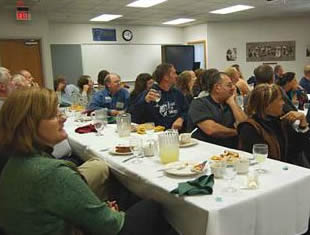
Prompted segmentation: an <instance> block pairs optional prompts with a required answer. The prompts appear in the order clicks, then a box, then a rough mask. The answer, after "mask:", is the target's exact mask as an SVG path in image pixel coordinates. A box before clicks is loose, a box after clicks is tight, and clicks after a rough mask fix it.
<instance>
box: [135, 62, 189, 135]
mask: <svg viewBox="0 0 310 235" xmlns="http://www.w3.org/2000/svg"><path fill="white" fill-rule="evenodd" d="M153 78H154V79H155V81H156V84H154V85H153V86H152V88H151V89H150V90H149V91H144V92H143V93H142V94H141V95H140V97H139V98H138V99H139V100H138V101H137V103H136V105H135V107H134V109H133V111H132V113H131V114H132V120H133V121H134V122H136V123H144V122H155V125H161V126H164V127H165V128H166V129H169V128H172V129H177V130H182V129H183V130H184V124H185V123H186V122H185V121H186V120H187V111H188V103H187V101H186V99H185V97H184V95H183V94H182V93H181V91H179V90H178V89H176V88H175V87H174V85H175V83H176V79H177V74H176V70H175V68H174V67H173V65H171V64H160V65H158V66H157V67H156V70H155V71H154V73H153ZM158 91H159V92H158ZM159 93H161V95H159ZM159 99H160V100H159Z"/></svg>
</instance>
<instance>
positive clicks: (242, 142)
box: [238, 84, 309, 164]
mask: <svg viewBox="0 0 310 235" xmlns="http://www.w3.org/2000/svg"><path fill="white" fill-rule="evenodd" d="M283 105H284V101H283V98H282V92H281V88H280V87H279V86H277V85H275V84H260V85H257V86H256V87H255V88H254V90H253V91H252V92H251V94H250V97H249V101H248V107H247V114H248V116H249V119H248V120H246V121H245V122H242V123H240V124H239V125H238V133H239V148H240V149H241V150H245V151H247V152H252V148H253V145H254V144H267V145H268V150H269V153H268V156H269V157H270V158H273V159H276V160H281V161H285V162H290V163H294V164H302V161H301V159H300V157H301V155H300V153H302V151H303V150H305V149H306V146H307V145H309V140H308V136H309V127H308V122H307V120H306V117H305V115H304V114H303V113H300V112H295V111H290V112H288V113H286V114H284V115H283V111H282V108H283ZM297 121H298V122H297Z"/></svg>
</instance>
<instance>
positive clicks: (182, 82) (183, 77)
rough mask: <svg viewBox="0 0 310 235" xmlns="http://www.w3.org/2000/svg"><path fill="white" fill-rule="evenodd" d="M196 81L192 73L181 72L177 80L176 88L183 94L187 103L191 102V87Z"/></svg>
mask: <svg viewBox="0 0 310 235" xmlns="http://www.w3.org/2000/svg"><path fill="white" fill-rule="evenodd" d="M195 80H196V75H195V73H194V72H193V71H189V70H188V71H187V70H186V71H183V72H182V73H181V74H180V75H179V76H178V79H177V83H176V87H177V88H178V89H179V90H180V91H181V92H182V93H183V95H184V96H185V98H186V100H187V103H188V104H190V103H191V102H192V100H193V92H192V89H193V85H194V82H195Z"/></svg>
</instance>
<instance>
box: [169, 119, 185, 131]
mask: <svg viewBox="0 0 310 235" xmlns="http://www.w3.org/2000/svg"><path fill="white" fill-rule="evenodd" d="M183 122H184V120H183V118H180V117H179V118H177V120H175V121H174V122H173V123H172V127H171V128H172V129H177V130H181V129H182V126H183Z"/></svg>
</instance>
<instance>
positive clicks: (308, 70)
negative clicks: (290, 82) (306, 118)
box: [299, 65, 310, 94]
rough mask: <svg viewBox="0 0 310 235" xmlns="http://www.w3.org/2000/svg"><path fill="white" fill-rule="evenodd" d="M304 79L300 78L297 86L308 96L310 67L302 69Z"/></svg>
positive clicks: (309, 92)
mask: <svg viewBox="0 0 310 235" xmlns="http://www.w3.org/2000/svg"><path fill="white" fill-rule="evenodd" d="M304 75H305V76H304V77H302V78H301V79H300V81H299V85H301V86H302V87H303V88H304V89H305V90H306V91H307V93H308V94H310V65H306V66H305V68H304Z"/></svg>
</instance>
